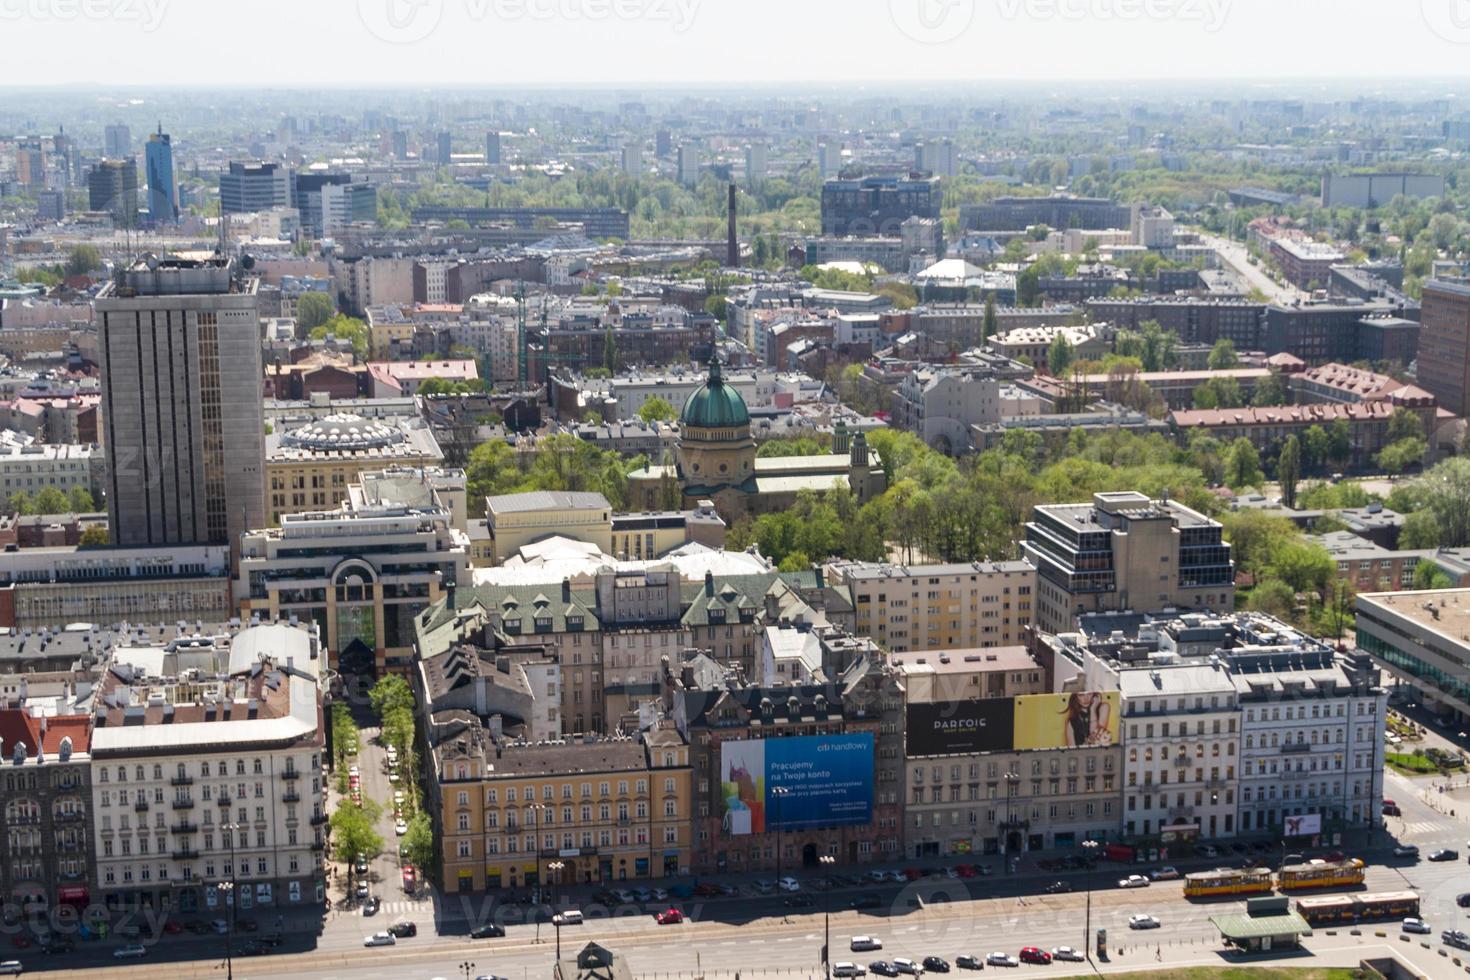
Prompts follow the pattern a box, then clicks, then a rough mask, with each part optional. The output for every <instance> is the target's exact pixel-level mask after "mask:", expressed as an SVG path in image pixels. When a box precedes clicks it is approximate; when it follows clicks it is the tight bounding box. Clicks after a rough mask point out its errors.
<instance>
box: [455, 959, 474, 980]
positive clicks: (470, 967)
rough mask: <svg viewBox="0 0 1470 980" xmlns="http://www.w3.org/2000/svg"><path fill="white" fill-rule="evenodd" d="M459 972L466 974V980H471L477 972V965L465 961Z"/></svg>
mask: <svg viewBox="0 0 1470 980" xmlns="http://www.w3.org/2000/svg"><path fill="white" fill-rule="evenodd" d="M459 972H460V973H463V974H464V980H470V976H471V974H473V973H474V972H475V964H473V963H471V962H470V961H469V960H465V961H464V962H463V963H461V964H460V965H459Z"/></svg>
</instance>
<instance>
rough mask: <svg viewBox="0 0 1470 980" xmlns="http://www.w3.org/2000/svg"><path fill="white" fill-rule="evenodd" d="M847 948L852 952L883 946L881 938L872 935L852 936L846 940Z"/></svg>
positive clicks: (862, 951)
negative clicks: (849, 939)
mask: <svg viewBox="0 0 1470 980" xmlns="http://www.w3.org/2000/svg"><path fill="white" fill-rule="evenodd" d="M847 948H848V949H850V950H852V951H853V952H854V953H869V952H872V951H873V950H875V949H882V948H883V940H881V939H875V938H874V937H872V936H853V937H852V939H851V941H849V942H848V944H847Z"/></svg>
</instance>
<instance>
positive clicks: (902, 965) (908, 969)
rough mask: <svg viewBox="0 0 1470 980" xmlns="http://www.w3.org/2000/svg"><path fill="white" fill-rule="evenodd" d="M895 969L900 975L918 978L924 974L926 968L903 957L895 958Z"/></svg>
mask: <svg viewBox="0 0 1470 980" xmlns="http://www.w3.org/2000/svg"><path fill="white" fill-rule="evenodd" d="M893 968H894V969H895V970H897V971H898V972H899V973H907V974H908V975H909V976H911V977H917V976H919V975H920V974H922V973H923V972H924V968H923V967H922V966H920V965H919V964H917V963H915V962H914V961H913V960H910V959H906V958H904V957H902V956H896V957H894V959H893Z"/></svg>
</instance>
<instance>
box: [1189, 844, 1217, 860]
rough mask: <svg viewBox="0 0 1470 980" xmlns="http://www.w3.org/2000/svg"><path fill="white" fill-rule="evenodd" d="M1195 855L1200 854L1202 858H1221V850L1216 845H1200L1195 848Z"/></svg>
mask: <svg viewBox="0 0 1470 980" xmlns="http://www.w3.org/2000/svg"><path fill="white" fill-rule="evenodd" d="M1194 853H1196V854H1198V855H1199V856H1200V857H1207V858H1212V857H1219V856H1220V849H1219V848H1218V847H1216V846H1215V845H1214V844H1200V845H1198V846H1196V847H1195V849H1194Z"/></svg>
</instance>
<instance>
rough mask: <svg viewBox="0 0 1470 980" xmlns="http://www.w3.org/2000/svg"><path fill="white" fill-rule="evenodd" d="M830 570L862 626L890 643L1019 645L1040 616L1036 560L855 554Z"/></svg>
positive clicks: (910, 646) (904, 646) (898, 647)
mask: <svg viewBox="0 0 1470 980" xmlns="http://www.w3.org/2000/svg"><path fill="white" fill-rule="evenodd" d="M827 574H828V575H829V576H830V577H831V578H832V580H833V581H834V582H841V583H842V584H843V585H845V586H847V588H848V589H849V591H850V592H851V594H852V604H853V610H854V616H855V623H856V632H857V633H858V634H859V635H861V636H870V637H872V638H873V639H874V640H876V641H877V642H878V643H879V645H880V646H882V647H883V648H884V649H887V650H893V651H906V650H954V649H959V648H976V649H980V648H985V649H991V648H995V647H1007V646H1013V645H1015V644H1019V643H1020V642H1021V641H1022V639H1023V636H1024V633H1025V630H1026V627H1027V626H1029V625H1030V624H1031V622H1032V619H1033V616H1034V613H1033V609H1032V603H1033V602H1034V601H1035V595H1034V593H1035V590H1036V586H1037V581H1036V567H1035V566H1034V565H1032V564H1030V563H1029V562H1026V561H1002V562H970V563H956V564H941V565H893V564H887V563H878V562H850V563H839V564H835V565H831V566H829V567H828V569H827Z"/></svg>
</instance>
